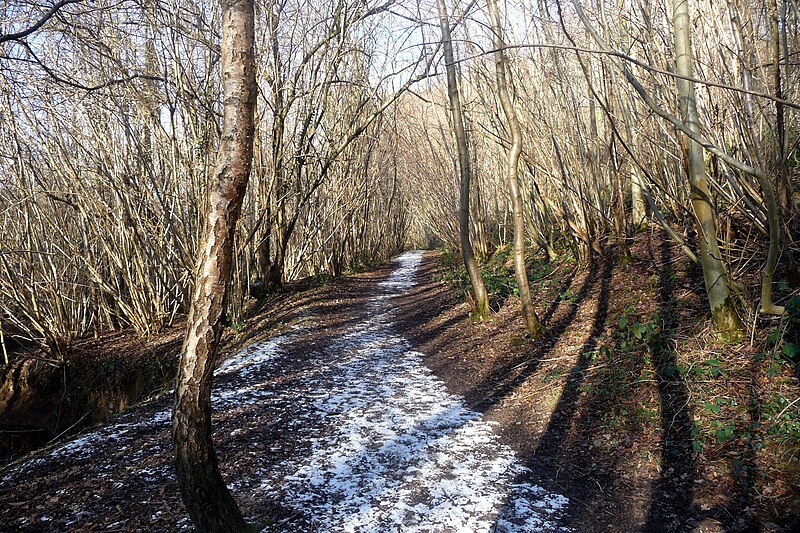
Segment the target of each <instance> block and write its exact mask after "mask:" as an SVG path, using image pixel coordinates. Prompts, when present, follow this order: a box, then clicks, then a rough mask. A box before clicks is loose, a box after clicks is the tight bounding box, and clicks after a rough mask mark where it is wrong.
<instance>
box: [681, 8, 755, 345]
mask: <svg viewBox="0 0 800 533" xmlns="http://www.w3.org/2000/svg"><path fill="white" fill-rule="evenodd" d="M672 23H673V26H674V30H675V64H676V69H675V70H676V72H677V74H678V75H679V76H682V77H680V78H678V79H677V80H676V83H677V85H678V95H679V97H680V110H681V115H682V117H683V121H684V123H685V124H686V127H687V129H689V130H690V131H691V132H699V131H700V127H699V119H698V116H697V102H696V101H695V94H694V82H693V81H691V78H692V77H693V59H692V44H691V20H690V18H689V0H673V2H672ZM687 163H688V167H689V185H690V187H691V195H692V207H693V208H694V213H695V216H696V218H697V222H696V225H697V241H698V248H699V251H700V264H701V265H702V266H703V279H704V280H705V285H706V293H707V294H708V303H709V305H710V306H711V320H712V321H713V322H714V327H715V329H716V331H717V332H718V333H719V334H720V335H722V336H725V337H729V338H740V337H741V336H742V334H743V331H744V327H743V325H742V322H741V320H740V319H739V316H738V315H737V314H736V307H735V305H734V302H733V299H732V298H731V293H730V288H729V286H728V274H727V272H726V271H725V264H724V263H723V261H722V254H721V253H720V250H719V245H718V243H717V219H716V215H715V213H714V205H713V203H712V200H711V191H710V189H709V186H708V180H707V179H706V166H705V160H704V158H703V147H702V146H701V145H700V143H698V142H697V141H695V140H694V139H688V148H687Z"/></svg>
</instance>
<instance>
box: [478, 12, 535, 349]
mask: <svg viewBox="0 0 800 533" xmlns="http://www.w3.org/2000/svg"><path fill="white" fill-rule="evenodd" d="M488 6H489V19H490V21H491V25H492V45H493V46H494V62H495V63H494V64H495V73H496V75H497V93H498V96H499V97H500V105H501V106H502V107H503V113H504V114H505V116H506V120H507V121H508V130H509V132H510V133H511V148H510V150H509V151H508V161H507V164H506V181H507V182H508V192H509V194H510V195H511V211H512V214H513V220H514V273H515V275H516V278H517V288H518V289H519V299H520V302H521V303H522V318H523V320H524V321H525V328H526V329H527V330H528V334H529V335H530V336H531V337H532V338H534V339H535V338H537V337H541V336H542V335H544V332H545V330H544V326H543V325H542V323H541V322H540V321H539V317H537V316H536V310H535V309H534V308H533V301H532V300H531V289H530V286H529V285H528V272H527V269H526V267H525V212H524V208H523V206H522V194H521V193H520V191H519V178H518V177H517V176H518V172H517V168H518V166H519V156H520V154H521V153H522V132H521V128H520V125H519V119H518V118H517V113H516V111H515V110H514V104H513V103H512V102H511V96H510V95H509V89H508V87H509V85H510V84H511V82H510V79H511V73H510V72H509V71H508V61H507V59H506V55H505V47H506V45H505V42H503V34H502V31H503V30H502V26H501V25H500V10H499V9H498V7H497V0H488Z"/></svg>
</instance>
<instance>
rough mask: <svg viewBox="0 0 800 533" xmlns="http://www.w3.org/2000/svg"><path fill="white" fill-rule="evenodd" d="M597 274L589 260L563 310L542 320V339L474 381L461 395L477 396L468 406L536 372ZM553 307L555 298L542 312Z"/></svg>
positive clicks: (495, 397) (483, 403) (488, 400)
mask: <svg viewBox="0 0 800 533" xmlns="http://www.w3.org/2000/svg"><path fill="white" fill-rule="evenodd" d="M608 269H610V267H609V266H607V267H605V268H604V274H603V275H605V271H606V270H608ZM574 276H575V271H574V270H573V271H572V272H571V273H570V275H569V276H568V277H567V279H566V280H565V281H564V283H562V290H561V291H560V292H559V294H563V293H564V292H565V291H566V289H567V288H569V286H570V285H571V283H572V281H573V279H574ZM597 277H598V267H597V263H592V264H591V265H590V266H589V272H588V274H587V276H586V277H585V278H584V280H583V283H582V284H581V288H580V289H579V290H578V292H577V294H576V295H575V296H574V297H573V298H572V300H571V301H570V306H569V309H568V310H567V312H566V314H564V315H563V316H561V317H559V319H558V320H557V321H555V322H554V323H552V324H548V323H547V322H545V327H546V328H547V333H546V334H545V337H544V338H543V339H541V340H539V341H535V345H534V348H533V350H532V352H531V353H529V354H528V357H527V359H526V360H525V361H523V362H521V363H520V362H518V361H512V362H511V363H510V364H508V365H503V366H500V367H498V368H496V369H495V370H494V371H493V372H492V373H490V374H489V375H488V376H487V377H486V378H485V379H484V380H482V381H481V382H480V383H478V384H476V386H475V388H474V389H473V390H472V391H470V392H468V393H467V394H466V395H465V396H466V397H467V398H478V400H477V401H475V402H474V403H473V405H471V406H470V407H471V408H472V409H477V410H479V411H481V412H484V411H486V410H487V409H489V408H491V407H492V406H493V405H495V404H496V403H498V402H499V401H501V400H502V399H503V398H505V397H506V396H507V395H509V394H510V393H512V392H513V391H514V390H515V389H516V388H517V387H518V386H519V385H520V384H522V383H524V382H525V381H527V380H528V378H530V377H531V376H532V375H533V374H535V373H536V371H537V370H538V369H539V366H540V364H541V360H542V359H545V358H546V357H547V355H548V354H549V353H550V352H551V350H552V349H553V347H554V346H555V345H556V343H557V342H558V341H559V339H560V338H561V336H562V335H563V334H564V332H566V331H567V329H568V328H569V326H570V325H571V324H572V323H573V322H574V321H575V318H576V316H577V314H578V311H579V309H580V306H581V304H582V303H583V302H584V301H585V300H586V299H587V298H588V297H589V295H590V293H591V291H592V289H593V288H594V287H595V286H596V284H597V281H598V280H597ZM601 285H602V280H601ZM557 307H558V302H554V303H552V304H551V305H550V308H549V309H548V311H547V312H546V313H545V314H544V315H543V316H544V317H547V318H550V317H552V316H553V315H554V312H555V309H556V308H557ZM601 330H602V327H601Z"/></svg>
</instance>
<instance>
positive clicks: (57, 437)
mask: <svg viewBox="0 0 800 533" xmlns="http://www.w3.org/2000/svg"><path fill="white" fill-rule="evenodd" d="M90 412H91V411H87V412H86V414H85V415H83V416H82V417H80V419H79V420H78V421H77V422H75V423H74V424H72V425H71V426H70V427H68V428H67V429H65V430H64V431H62V432H61V433H59V434H58V435H56V436H55V437H53V439H52V440H50V441H49V442H48V443H47V444H53V443H54V442H55V441H57V440H58V439H60V438H61V437H63V436H64V434H65V433H67V432H68V431H69V430H70V429H72V428H74V427H75V426H77V425H78V424H80V423H81V422H83V419H84V418H86V417H87V416H89V413H90Z"/></svg>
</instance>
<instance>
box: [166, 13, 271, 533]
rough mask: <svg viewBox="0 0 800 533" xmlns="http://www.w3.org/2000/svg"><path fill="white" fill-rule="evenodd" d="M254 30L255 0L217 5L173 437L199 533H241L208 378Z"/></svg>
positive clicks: (239, 189)
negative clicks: (210, 139) (217, 100)
mask: <svg viewBox="0 0 800 533" xmlns="http://www.w3.org/2000/svg"><path fill="white" fill-rule="evenodd" d="M253 25H254V13H253V0H222V47H221V53H222V78H223V86H224V108H223V125H222V136H221V139H220V146H219V152H218V154H217V163H216V166H215V168H214V171H213V174H212V175H211V177H210V182H209V185H208V211H207V213H206V219H205V230H204V236H203V240H202V242H201V245H200V247H199V249H198V260H197V271H196V275H195V277H196V279H195V288H194V293H193V296H192V301H191V307H190V310H189V318H188V321H187V330H186V337H185V339H184V342H183V349H182V351H181V358H180V366H179V369H178V379H177V382H176V384H175V404H174V409H173V414H172V440H173V443H174V446H175V454H176V467H177V475H178V483H179V485H180V488H181V496H182V497H183V501H184V503H185V504H186V507H187V509H188V511H189V516H190V517H191V519H192V522H193V523H194V525H195V526H196V527H197V529H198V530H199V531H202V532H206V531H226V532H227V531H230V532H239V531H245V530H246V524H245V522H244V519H243V518H242V514H241V511H240V510H239V507H238V506H237V504H236V502H235V501H234V499H233V497H232V496H231V495H230V493H229V492H228V489H227V487H226V486H225V482H224V481H223V480H222V476H221V475H220V473H219V470H218V468H217V459H216V456H215V454H214V448H213V443H212V439H211V380H212V376H213V372H214V364H215V360H216V355H217V348H218V344H219V339H220V334H221V332H222V328H223V326H224V319H225V307H226V300H227V298H226V296H227V295H226V287H227V284H228V281H229V278H230V270H231V257H232V254H233V239H234V230H235V228H236V222H237V220H238V218H239V212H240V209H241V205H242V199H243V197H244V193H245V190H246V188H247V182H248V179H249V176H250V168H251V164H252V159H253V136H254V125H255V122H254V114H255V105H256V81H255V57H254V49H253V41H254V35H253Z"/></svg>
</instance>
